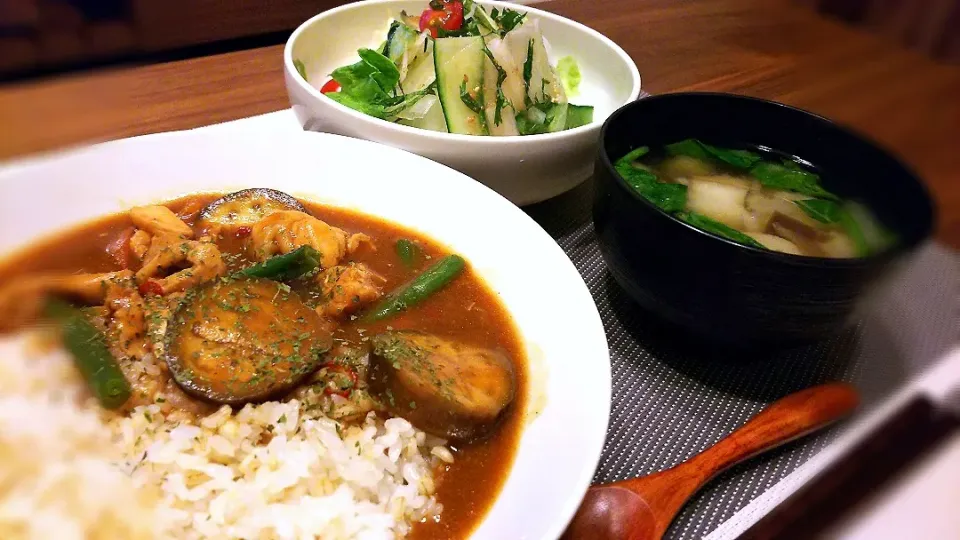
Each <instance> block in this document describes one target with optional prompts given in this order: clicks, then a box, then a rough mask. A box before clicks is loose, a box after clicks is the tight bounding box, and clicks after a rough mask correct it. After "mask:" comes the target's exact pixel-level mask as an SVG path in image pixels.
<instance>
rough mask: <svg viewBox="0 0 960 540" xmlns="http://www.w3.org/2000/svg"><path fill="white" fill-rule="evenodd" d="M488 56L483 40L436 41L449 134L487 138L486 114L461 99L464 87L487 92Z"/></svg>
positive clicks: (439, 85) (439, 83)
mask: <svg viewBox="0 0 960 540" xmlns="http://www.w3.org/2000/svg"><path fill="white" fill-rule="evenodd" d="M486 58H487V57H486V55H485V54H484V53H483V38H482V37H480V36H470V37H457V38H441V39H435V40H434V41H433V60H434V67H435V68H436V72H437V95H438V96H439V97H440V105H441V106H442V107H443V116H444V117H445V118H446V122H447V131H449V132H450V133H459V134H462V135H487V134H488V131H487V126H486V118H484V117H483V116H481V115H482V114H483V111H482V110H480V112H475V111H473V110H472V109H471V108H470V107H468V106H467V104H466V103H464V102H463V99H461V97H460V85H461V84H462V83H463V82H464V80H466V82H467V88H468V89H476V88H480V89H482V88H483V69H484V61H485V60H486Z"/></svg>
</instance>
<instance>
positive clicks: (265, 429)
mask: <svg viewBox="0 0 960 540" xmlns="http://www.w3.org/2000/svg"><path fill="white" fill-rule="evenodd" d="M25 340H26V338H25V337H18V338H16V339H9V338H8V339H5V340H0V538H3V539H5V540H12V539H27V538H29V539H33V538H43V539H47V538H57V539H58V540H71V539H100V538H103V539H107V538H109V539H115V538H130V539H141V538H143V539H147V538H150V539H153V538H187V539H191V538H245V539H250V540H252V539H257V540H263V539H274V538H277V539H280V538H283V539H287V538H290V539H294V538H295V539H301V538H319V537H322V538H325V539H326V538H333V539H336V538H361V539H368V538H369V539H374V538H394V537H397V536H403V535H405V534H407V533H408V532H409V531H410V527H411V524H412V523H413V522H416V521H418V520H421V519H429V518H432V517H435V516H437V515H439V513H440V512H441V510H442V508H441V505H440V504H439V503H437V501H436V499H435V498H434V496H433V495H434V493H435V485H434V477H433V470H434V468H435V467H436V466H438V465H442V464H444V463H448V462H449V461H450V460H452V459H453V454H452V453H451V452H450V450H449V449H447V448H446V447H444V446H442V444H443V441H438V440H436V439H433V440H429V439H431V438H429V437H428V436H426V435H425V434H424V433H423V432H421V431H419V430H417V429H415V428H414V427H413V426H411V425H410V423H409V422H407V421H406V420H403V419H401V418H392V419H389V420H386V421H383V420H382V419H380V418H377V417H376V415H374V414H373V413H370V414H369V415H368V416H367V417H366V418H365V419H364V421H363V422H362V423H360V424H358V425H352V426H349V427H347V426H345V425H342V424H338V423H337V422H335V421H333V420H331V419H329V418H327V417H326V416H323V414H322V413H320V412H319V407H313V406H311V404H305V403H301V402H298V401H296V400H292V401H289V402H286V403H281V402H268V403H263V404H260V405H256V406H254V405H247V406H245V407H244V408H243V409H241V410H240V411H238V412H237V413H235V414H234V413H232V411H231V410H230V408H229V407H223V408H222V409H220V410H219V411H218V412H217V413H216V414H214V415H211V416H209V417H207V418H205V419H203V420H202V421H200V422H199V425H195V424H190V423H180V422H178V421H176V419H175V418H174V417H173V416H174V415H172V414H171V415H170V417H168V416H167V415H165V414H164V413H163V412H162V407H161V406H160V405H149V406H145V407H137V408H136V409H135V410H134V411H133V412H131V413H130V414H128V415H126V416H118V415H114V414H110V413H105V412H103V411H102V410H101V409H100V408H99V407H98V406H97V405H96V403H95V402H93V401H92V400H91V399H90V398H89V397H85V395H86V394H85V393H84V389H83V381H82V380H81V379H80V378H79V375H78V374H77V372H76V370H75V369H74V367H73V365H72V364H71V360H70V359H69V358H68V357H67V355H66V354H65V353H64V352H62V351H59V350H54V351H49V352H45V353H43V354H39V353H35V352H33V353H30V354H27V353H26V350H27V348H26V343H27V342H26V341H25Z"/></svg>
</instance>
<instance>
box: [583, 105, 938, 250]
mask: <svg viewBox="0 0 960 540" xmlns="http://www.w3.org/2000/svg"><path fill="white" fill-rule="evenodd" d="M684 98H686V99H700V98H718V99H725V100H731V101H743V102H749V103H754V104H757V105H759V106H762V107H780V108H783V109H787V110H791V111H793V112H796V113H799V114H802V115H804V116H807V117H809V118H811V119H813V120H815V121H816V122H817V123H818V124H819V125H821V126H822V127H826V128H830V129H835V130H837V131H839V132H841V133H842V134H843V135H844V136H846V137H850V138H853V139H857V140H860V141H861V142H863V143H865V144H867V145H868V146H872V147H873V148H875V149H877V150H879V151H881V152H882V153H883V154H885V155H886V156H887V157H888V158H890V159H891V160H892V161H893V162H895V163H896V164H897V165H898V166H899V167H901V168H902V169H903V170H904V171H905V172H906V173H907V175H908V176H909V177H910V178H912V179H913V180H914V183H915V184H916V185H917V187H918V188H919V189H920V192H921V194H922V197H923V198H924V200H925V201H926V203H927V205H928V206H929V207H930V214H929V216H928V217H929V219H927V221H926V223H924V225H923V227H922V231H921V233H920V234H919V235H918V236H917V238H916V239H915V240H914V241H912V242H908V243H898V244H895V245H894V246H892V247H890V248H888V249H885V250H883V251H880V252H878V253H873V254H870V255H867V256H865V257H852V258H849V259H839V258H832V257H815V256H809V255H794V254H791V253H783V252H780V251H773V250H769V249H765V248H757V247H753V246H748V245H745V244H740V243H738V242H734V241H733V240H730V239H728V238H724V237H722V236H718V235H715V234H713V233H710V232H707V231H705V230H703V229H700V228H698V227H695V226H693V225H691V224H689V223H687V222H685V221H682V220H680V219H679V218H677V217H676V216H673V215H671V214H668V213H667V212H664V211H663V210H662V209H660V208H659V207H657V206H656V205H654V204H653V203H651V202H650V201H648V200H647V199H646V198H644V197H643V196H642V195H640V194H639V193H637V191H636V190H635V189H633V188H632V187H630V185H629V184H627V182H626V180H624V179H623V177H622V176H620V174H619V173H618V172H617V170H616V168H615V167H614V165H613V161H612V160H611V159H610V155H609V154H608V153H607V147H606V144H605V143H606V141H607V132H608V131H609V129H610V126H611V125H612V123H613V122H616V121H617V119H618V118H619V117H620V116H622V115H625V114H628V110H629V109H630V108H631V107H634V106H646V105H637V103H641V102H651V101H652V102H657V101H662V100H667V99H684ZM800 157H802V156H800ZM598 159H599V161H600V163H602V164H603V166H604V168H605V169H606V170H607V172H608V173H609V174H610V175H611V176H612V177H613V178H614V182H616V184H617V185H619V186H620V187H621V188H622V189H624V190H626V191H628V192H629V193H630V194H631V196H632V198H633V200H634V201H638V202H639V203H640V204H641V205H643V206H645V207H647V208H649V209H650V210H653V211H655V212H657V213H659V214H660V215H662V216H663V217H665V218H667V219H669V220H671V221H673V222H674V223H676V224H678V225H681V226H683V227H686V228H688V229H690V230H692V231H696V232H697V233H699V234H702V235H704V236H706V237H708V238H711V239H713V240H715V241H719V242H723V243H725V244H728V245H730V246H733V247H735V248H737V249H741V250H745V251H747V252H750V253H753V254H755V255H757V256H761V257H767V258H771V259H774V260H779V261H781V262H789V263H793V264H797V263H801V264H803V263H806V264H807V265H809V266H821V267H822V266H832V267H840V268H849V267H857V266H864V265H870V264H873V263H876V262H882V261H887V260H890V259H892V258H893V257H895V256H896V255H897V254H898V253H901V252H905V251H909V250H911V249H913V248H915V247H916V246H917V245H919V244H922V243H923V242H924V241H925V240H926V239H927V238H929V237H930V236H931V234H932V233H933V229H934V226H935V223H936V220H937V207H936V202H935V201H934V199H933V197H932V196H931V194H930V190H929V188H928V187H927V185H926V183H925V182H924V181H923V180H922V179H921V178H920V176H919V175H918V174H917V173H916V171H914V170H913V168H911V167H910V166H908V165H907V164H906V163H904V162H903V160H901V159H900V158H899V157H898V156H897V155H896V154H895V153H893V152H891V151H890V150H888V149H887V148H886V147H885V146H883V145H881V144H880V143H878V142H876V141H875V140H874V139H872V138H871V137H869V136H867V135H865V134H861V133H859V132H857V131H854V130H853V129H851V128H849V127H847V126H845V125H843V124H841V123H839V122H835V121H833V120H831V119H829V118H827V117H825V116H822V115H819V114H817V113H814V112H811V111H808V110H806V109H801V108H799V107H795V106H793V105H787V104H786V103H781V102H779V101H773V100H770V99H765V98H759V97H753V96H745V95H742V94H734V93H728V92H668V93H664V94H656V95H652V96H649V97H646V98H644V99H642V100H636V101H634V102H632V103H628V104H626V105H624V106H622V107H620V108H619V109H617V110H616V111H614V112H613V114H611V115H610V116H609V117H607V119H606V121H604V123H603V126H602V127H601V128H600V142H599V152H598Z"/></svg>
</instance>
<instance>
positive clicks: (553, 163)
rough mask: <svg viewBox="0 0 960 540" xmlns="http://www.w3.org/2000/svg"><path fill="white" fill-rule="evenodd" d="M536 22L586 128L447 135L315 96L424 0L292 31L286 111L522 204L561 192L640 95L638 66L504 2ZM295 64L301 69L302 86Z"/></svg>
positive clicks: (612, 47) (579, 176)
mask: <svg viewBox="0 0 960 540" xmlns="http://www.w3.org/2000/svg"><path fill="white" fill-rule="evenodd" d="M481 4H483V5H484V6H487V7H488V9H489V8H492V7H498V8H501V9H502V8H505V7H509V8H510V9H514V10H517V11H521V12H525V13H527V16H528V17H530V18H532V19H536V20H537V21H539V25H540V28H541V30H542V32H543V35H544V38H545V40H546V41H547V42H548V43H549V45H550V49H551V58H550V60H551V62H552V63H554V64H555V63H556V61H557V59H558V58H561V57H563V56H567V55H572V56H573V57H574V58H575V59H576V60H577V62H578V64H579V66H580V71H581V73H582V82H581V84H580V93H579V95H578V96H576V97H574V98H571V99H570V101H571V103H576V104H578V105H593V106H594V108H595V109H594V118H593V123H592V124H589V125H586V126H582V127H579V128H575V129H571V130H568V131H562V132H559V133H548V134H543V135H527V136H513V137H481V136H471V135H455V134H449V133H441V132H434V131H428V130H424V129H417V128H412V127H408V126H403V125H400V124H394V123H392V122H388V121H386V120H380V119H377V118H374V117H371V116H367V115H365V114H362V113H360V112H357V111H355V110H353V109H350V108H348V107H346V106H344V105H341V104H339V103H337V102H335V101H333V100H332V99H329V98H327V97H326V96H324V95H323V94H321V93H320V91H319V88H320V86H322V85H323V84H324V83H325V82H326V81H327V80H329V78H330V75H329V74H330V73H331V72H332V71H333V70H334V69H336V68H338V67H340V66H344V65H347V64H352V63H354V62H356V61H357V60H358V56H357V50H358V49H361V48H375V47H377V46H378V44H379V43H381V42H382V41H383V39H384V38H385V36H386V34H387V29H388V27H389V25H390V21H391V20H392V19H393V18H394V17H395V16H397V15H399V13H400V12H401V10H405V11H406V12H407V13H420V12H421V11H423V9H424V8H425V7H426V5H427V2H426V0H414V1H407V0H368V1H364V2H356V3H352V4H347V5H345V6H342V7H338V8H335V9H332V10H329V11H326V12H323V13H321V14H319V15H317V16H315V17H313V18H312V19H310V20H308V21H307V22H305V23H303V24H302V25H300V27H299V28H297V29H296V30H295V31H294V32H293V34H292V35H291V36H290V39H289V40H288V41H287V44H286V47H285V49H284V53H283V64H284V77H285V79H286V85H287V93H288V94H289V96H290V102H291V103H292V105H293V110H294V112H295V113H296V115H297V118H298V119H299V120H300V123H301V124H302V125H303V126H304V128H305V129H308V130H315V131H324V132H329V133H338V134H341V135H347V136H350V137H356V138H361V139H368V140H371V141H376V142H380V143H383V144H388V145H390V146H395V147H397V148H402V149H404V150H407V151H410V152H413V153H416V154H420V155H421V156H424V157H427V158H430V159H432V160H434V161H439V162H440V163H443V164H445V165H448V166H450V167H452V168H454V169H457V170H458V171H460V172H462V173H464V174H466V175H468V176H470V177H473V178H475V179H476V180H479V181H480V182H482V183H484V184H486V185H488V186H490V187H491V188H493V189H494V190H495V191H497V192H499V193H500V194H501V195H503V196H504V197H506V198H507V199H509V200H510V201H511V202H513V203H514V204H518V205H524V204H530V203H535V202H539V201H542V200H546V199H549V198H550V197H553V196H556V195H559V194H561V193H563V192H565V191H568V190H570V189H572V188H574V187H576V186H577V185H578V184H580V183H581V182H583V181H584V180H586V179H587V178H589V177H590V175H591V174H592V172H593V162H594V160H595V159H596V154H597V144H598V140H599V135H600V126H601V125H602V124H603V121H604V120H605V119H606V118H607V116H609V115H610V114H611V113H613V111H615V110H616V109H618V108H619V107H621V106H622V105H624V104H626V103H628V102H631V101H634V100H635V99H637V97H638V96H639V94H640V73H639V72H638V71H637V66H636V65H635V64H634V63H633V61H632V60H631V59H630V56H628V55H627V53H625V52H624V51H623V49H621V48H620V47H619V46H617V44H615V43H614V42H613V41H611V40H610V39H608V38H607V37H605V36H603V35H602V34H600V33H598V32H596V31H595V30H591V29H590V28H587V27H586V26H584V25H582V24H580V23H577V22H574V21H571V20H570V19H566V18H564V17H560V16H559V15H554V14H552V13H548V12H546V11H542V10H539V9H535V8H531V7H527V6H520V5H516V4H508V3H505V2H481ZM294 60H298V61H300V62H303V64H304V68H305V72H306V75H307V80H308V81H310V82H307V81H305V80H304V79H303V77H301V76H300V74H299V73H298V71H297V69H296V67H295V65H294Z"/></svg>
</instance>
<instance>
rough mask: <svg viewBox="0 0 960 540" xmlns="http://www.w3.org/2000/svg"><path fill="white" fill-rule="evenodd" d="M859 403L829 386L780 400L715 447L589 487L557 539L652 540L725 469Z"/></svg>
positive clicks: (846, 390) (848, 389) (844, 387)
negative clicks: (663, 466) (639, 474)
mask: <svg viewBox="0 0 960 540" xmlns="http://www.w3.org/2000/svg"><path fill="white" fill-rule="evenodd" d="M858 402H859V397H858V394H857V391H856V390H855V389H854V388H853V387H852V386H850V385H848V384H843V383H831V384H824V385H821V386H815V387H813V388H808V389H806V390H801V391H800V392H796V393H794V394H790V395H789V396H787V397H785V398H782V399H780V400H778V401H776V402H774V403H773V404H771V405H770V406H769V407H767V408H766V409H764V410H762V411H760V413H759V414H757V415H756V416H754V417H753V418H751V419H750V420H749V421H748V422H747V423H746V424H744V425H743V426H741V427H740V428H739V429H737V430H736V431H734V432H733V433H731V434H730V435H727V436H726V437H725V438H723V439H721V440H720V441H719V442H718V443H716V444H715V445H713V446H711V447H710V448H708V449H706V450H704V451H703V452H701V453H699V454H697V455H695V456H693V457H692V458H690V459H688V460H687V461H684V462H683V463H681V464H679V465H677V466H675V467H673V468H671V469H667V470H665V471H661V472H658V473H654V474H651V475H649V476H644V477H642V478H633V479H630V480H623V481H621V482H615V483H612V484H604V485H599V486H593V487H591V488H590V489H589V490H587V494H586V496H585V497H584V499H583V502H582V503H580V508H579V510H577V513H576V514H575V515H574V516H573V520H572V521H571V522H570V524H569V525H568V527H567V530H566V532H565V533H564V534H563V537H562V538H563V540H651V539H652V540H656V539H658V538H661V537H662V536H663V534H664V533H665V532H666V531H667V528H669V527H670V523H671V522H672V521H673V518H674V517H676V515H677V513H679V512H680V509H681V508H683V505H684V504H686V502H687V501H688V500H689V499H690V497H692V496H693V494H694V493H696V492H697V491H699V490H700V488H702V487H703V486H704V485H705V484H707V483H708V482H709V481H710V480H711V479H713V478H714V477H716V476H717V475H718V474H720V473H721V472H723V471H725V470H727V469H729V468H730V467H732V466H734V465H736V464H737V463H740V462H742V461H745V460H747V459H750V458H752V457H754V456H756V455H758V454H761V453H763V452H766V451H768V450H772V449H774V448H776V447H778V446H780V445H783V444H786V443H788V442H790V441H792V440H794V439H797V438H799V437H802V436H804V435H807V434H809V433H812V432H814V431H817V430H820V429H822V428H824V427H826V426H828V425H830V424H832V423H833V422H836V421H837V420H839V419H841V418H843V417H844V416H846V415H848V414H850V413H851V412H852V411H853V410H854V409H855V408H856V407H857V403H858Z"/></svg>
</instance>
